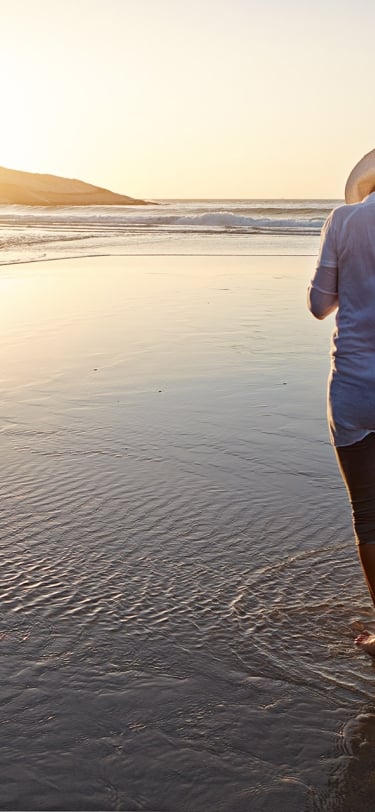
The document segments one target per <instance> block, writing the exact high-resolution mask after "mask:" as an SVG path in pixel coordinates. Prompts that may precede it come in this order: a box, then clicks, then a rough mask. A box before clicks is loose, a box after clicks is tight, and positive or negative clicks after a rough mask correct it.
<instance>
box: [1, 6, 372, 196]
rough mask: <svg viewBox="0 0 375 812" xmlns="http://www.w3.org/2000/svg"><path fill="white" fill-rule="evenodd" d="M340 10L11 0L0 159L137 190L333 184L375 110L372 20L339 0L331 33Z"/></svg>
mask: <svg viewBox="0 0 375 812" xmlns="http://www.w3.org/2000/svg"><path fill="white" fill-rule="evenodd" d="M366 2H367V0H366ZM338 8H339V6H338V2H337V4H336V2H333V3H332V4H331V6H329V7H328V9H327V7H326V4H325V3H324V2H323V0H316V2H315V3H314V4H313V5H311V7H306V4H298V3H297V2H296V0H285V3H283V4H282V5H281V6H280V3H279V2H278V0H269V2H267V3H265V4H263V3H261V2H259V0H247V2H245V1H244V0H236V2H235V3H233V2H229V0H206V2H205V3H204V4H202V2H201V0H190V3H189V4H185V3H178V2H176V0H157V2H156V1H155V2H153V1H152V0H139V2H137V3H134V0H106V2H105V3H104V2H103V0H66V1H65V2H64V3H61V2H58V0H33V2H32V3H30V4H28V3H25V0H12V3H9V4H8V7H7V9H6V10H2V21H1V24H2V46H1V50H0V71H1V75H2V77H3V82H2V91H1V119H2V121H1V129H0V166H6V167H9V168H12V169H21V170H25V171H32V172H42V173H51V174H57V175H63V176H65V177H73V178H80V179H82V180H85V181H88V182H91V183H94V184H97V185H100V186H106V187H107V188H109V189H112V190H113V191H115V192H120V193H123V194H128V195H131V196H133V197H142V198H150V197H151V198H157V197H161V198H162V197H262V196H263V197H309V196H311V197H324V196H327V197H339V196H340V195H342V193H343V187H344V182H345V177H346V174H347V172H348V171H349V169H350V167H351V166H352V165H353V164H354V163H355V162H356V161H357V160H358V158H359V157H360V156H361V155H362V154H364V153H365V152H367V151H369V150H370V149H372V148H373V147H374V143H373V140H372V138H373V133H374V131H375V111H374V109H373V106H371V105H369V104H368V98H369V94H370V95H371V88H369V86H368V82H366V77H370V76H371V75H372V73H373V66H372V62H374V57H373V56H372V54H373V48H372V40H371V37H372V31H373V26H372V25H370V24H369V22H368V24H367V25H366V27H363V25H362V22H361V20H360V15H358V14H357V11H356V8H355V7H354V6H353V8H352V4H350V3H346V2H343V0H342V2H341V3H340V26H341V33H342V36H341V37H340V38H338V37H337V36H336V31H337V9H338ZM322 13H323V16H324V26H323V27H322V25H321V20H322ZM367 13H368V16H369V17H371V15H372V20H373V23H375V10H374V8H373V6H370V5H369V6H368V9H367ZM270 20H272V25H270ZM349 32H350V39H351V42H352V46H353V47H352V52H351V59H350V60H348V58H347V50H346V47H345V45H342V44H340V43H345V41H346V37H345V33H346V34H347V35H349ZM352 32H355V34H356V36H354V35H353V36H352ZM356 42H358V43H360V47H359V46H358V48H357V50H356V46H355V43H356ZM327 77H328V79H330V81H327ZM333 84H334V85H335V92H334V93H333V92H332V87H333ZM348 110H350V116H348ZM343 134H345V137H343Z"/></svg>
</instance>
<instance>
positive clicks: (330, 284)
mask: <svg viewBox="0 0 375 812" xmlns="http://www.w3.org/2000/svg"><path fill="white" fill-rule="evenodd" d="M333 215H334V212H331V214H330V215H329V217H328V218H327V220H326V222H325V223H324V226H323V228H322V233H321V240H320V249H319V255H318V261H317V266H316V271H315V274H314V276H313V278H312V280H311V283H310V285H309V287H308V290H307V306H308V308H309V310H310V312H311V313H312V314H313V316H315V318H317V319H325V317H326V316H329V314H330V313H333V311H334V310H336V308H337V306H338V261H337V249H336V240H335V229H334V219H333Z"/></svg>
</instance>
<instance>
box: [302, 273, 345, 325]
mask: <svg viewBox="0 0 375 812" xmlns="http://www.w3.org/2000/svg"><path fill="white" fill-rule="evenodd" d="M338 303H339V302H338V295H337V269H336V268H325V267H324V266H322V265H321V266H320V267H319V268H318V269H317V270H316V273H315V276H314V278H313V279H312V280H311V284H310V285H309V287H308V290H307V306H308V308H309V310H310V312H311V313H312V314H313V316H315V318H316V319H325V318H326V316H329V314H330V313H333V311H334V310H336V308H337V307H338Z"/></svg>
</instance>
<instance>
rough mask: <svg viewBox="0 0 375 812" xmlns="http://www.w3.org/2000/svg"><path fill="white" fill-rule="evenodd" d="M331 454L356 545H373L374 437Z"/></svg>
mask: <svg viewBox="0 0 375 812" xmlns="http://www.w3.org/2000/svg"><path fill="white" fill-rule="evenodd" d="M335 451H336V456H337V461H338V465H339V468H340V471H341V475H342V478H343V480H344V482H345V485H346V488H347V491H348V494H349V499H350V504H351V506H352V514H353V526H354V532H355V537H356V541H357V544H375V433H374V432H372V433H371V434H367V435H366V437H364V439H363V440H360V441H359V443H353V445H347V446H341V447H339V448H336V449H335Z"/></svg>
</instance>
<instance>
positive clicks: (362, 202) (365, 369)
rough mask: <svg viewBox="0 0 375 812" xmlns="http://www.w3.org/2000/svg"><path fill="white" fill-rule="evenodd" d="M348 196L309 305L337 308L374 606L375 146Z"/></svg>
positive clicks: (344, 423) (347, 460) (351, 454)
mask: <svg viewBox="0 0 375 812" xmlns="http://www.w3.org/2000/svg"><path fill="white" fill-rule="evenodd" d="M345 201H346V205H343V206H339V207H338V208H337V209H334V210H333V211H332V212H331V214H330V215H329V217H328V219H327V220H326V222H325V224H324V226H323V230H322V237H321V245H320V252H319V257H318V262H317V267H316V271H315V275H314V277H313V279H312V281H311V285H310V287H309V289H308V306H309V309H310V311H311V313H312V314H313V315H314V316H316V318H318V319H324V318H325V317H326V316H328V315H329V314H330V313H332V312H333V311H334V310H336V309H337V313H336V326H335V329H334V331H333V335H332V344H331V371H330V375H329V379H328V422H329V430H330V436H331V441H332V444H333V446H334V448H335V452H336V457H337V462H338V466H339V469H340V472H341V475H342V477H343V480H344V482H345V485H346V488H347V491H348V494H349V499H350V503H351V507H352V514H353V525H354V532H355V537H356V542H357V549H358V555H359V559H360V562H361V565H362V569H363V572H364V576H365V579H366V583H367V586H368V589H369V592H370V595H371V599H372V601H373V604H374V606H375V149H374V150H372V151H371V152H369V153H368V154H367V155H365V156H364V158H362V159H361V160H360V161H359V163H358V164H356V166H355V167H354V169H353V170H352V172H351V173H350V175H349V178H348V180H347V183H346V187H345ZM355 642H356V644H357V645H358V646H359V647H361V648H363V649H364V650H365V651H367V652H368V653H369V654H372V655H374V656H375V634H370V632H368V631H364V632H362V634H360V635H359V636H358V637H357V638H356V641H355Z"/></svg>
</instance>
